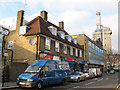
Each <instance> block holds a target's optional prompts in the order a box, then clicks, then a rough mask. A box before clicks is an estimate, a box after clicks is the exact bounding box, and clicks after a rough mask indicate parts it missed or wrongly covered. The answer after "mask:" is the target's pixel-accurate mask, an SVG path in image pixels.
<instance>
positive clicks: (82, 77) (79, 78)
mask: <svg viewBox="0 0 120 90" xmlns="http://www.w3.org/2000/svg"><path fill="white" fill-rule="evenodd" d="M82 80H86V75H84V74H83V73H82V72H76V73H75V74H74V75H71V78H70V81H77V82H79V81H82Z"/></svg>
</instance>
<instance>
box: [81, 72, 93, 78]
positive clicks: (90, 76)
mask: <svg viewBox="0 0 120 90" xmlns="http://www.w3.org/2000/svg"><path fill="white" fill-rule="evenodd" d="M83 74H84V75H86V78H94V77H95V74H94V72H90V71H85V72H83Z"/></svg>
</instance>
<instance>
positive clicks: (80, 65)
mask: <svg viewBox="0 0 120 90" xmlns="http://www.w3.org/2000/svg"><path fill="white" fill-rule="evenodd" d="M75 62H76V63H77V70H78V71H81V72H83V71H86V70H87V68H86V67H85V66H86V64H87V61H85V60H82V59H76V61H75Z"/></svg>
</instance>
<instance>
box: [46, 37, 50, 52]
mask: <svg viewBox="0 0 120 90" xmlns="http://www.w3.org/2000/svg"><path fill="white" fill-rule="evenodd" d="M48 40H49V42H48ZM48 43H49V44H48ZM47 46H48V48H47ZM45 49H47V50H50V49H51V39H49V38H45Z"/></svg>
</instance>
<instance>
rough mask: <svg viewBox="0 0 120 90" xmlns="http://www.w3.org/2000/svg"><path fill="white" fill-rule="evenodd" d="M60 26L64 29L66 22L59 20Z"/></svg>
mask: <svg viewBox="0 0 120 90" xmlns="http://www.w3.org/2000/svg"><path fill="white" fill-rule="evenodd" d="M59 27H60V28H61V29H64V22H63V21H60V22H59Z"/></svg>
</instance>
